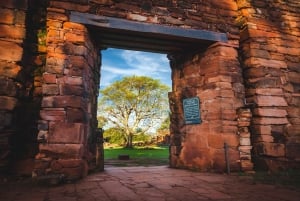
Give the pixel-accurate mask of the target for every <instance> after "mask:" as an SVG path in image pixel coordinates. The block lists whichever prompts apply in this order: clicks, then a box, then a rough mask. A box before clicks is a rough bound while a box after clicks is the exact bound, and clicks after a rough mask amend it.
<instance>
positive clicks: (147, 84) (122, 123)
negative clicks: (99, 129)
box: [98, 76, 169, 147]
mask: <svg viewBox="0 0 300 201" xmlns="http://www.w3.org/2000/svg"><path fill="white" fill-rule="evenodd" d="M168 90H169V87H168V86H166V85H164V84H162V83H161V82H160V81H159V80H156V79H153V78H150V77H146V76H128V77H124V78H123V79H122V80H118V81H116V82H114V83H112V84H111V85H109V86H108V87H106V88H104V89H103V90H100V99H99V109H98V111H99V113H100V114H101V116H102V117H104V118H106V120H107V122H108V124H110V125H111V127H114V128H117V129H119V130H122V131H123V133H122V134H123V137H124V140H125V143H126V146H127V147H132V141H133V136H134V135H139V134H145V133H147V132H149V131H150V130H151V129H152V130H153V129H154V128H155V127H157V125H158V126H159V125H160V124H161V121H163V120H164V119H165V118H166V115H168V97H167V93H168Z"/></svg>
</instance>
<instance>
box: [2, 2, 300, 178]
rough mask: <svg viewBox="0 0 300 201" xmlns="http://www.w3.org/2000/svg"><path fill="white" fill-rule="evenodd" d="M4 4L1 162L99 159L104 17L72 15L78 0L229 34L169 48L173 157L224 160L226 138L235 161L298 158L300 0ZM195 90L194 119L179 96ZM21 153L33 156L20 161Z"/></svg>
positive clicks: (68, 165)
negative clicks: (99, 27) (86, 20)
mask: <svg viewBox="0 0 300 201" xmlns="http://www.w3.org/2000/svg"><path fill="white" fill-rule="evenodd" d="M0 6H1V7H0V10H1V12H0V13H1V16H2V17H1V18H0V55H1V56H0V119H1V121H0V145H1V146H0V164H1V166H0V167H1V168H2V169H4V168H9V170H11V171H12V172H18V173H30V172H31V171H32V172H33V174H34V175H39V176H40V175H48V174H64V175H65V176H67V177H68V178H70V179H72V178H74V179H75V178H80V177H82V176H84V175H85V174H87V171H88V169H89V168H92V166H93V165H92V164H93V160H94V155H95V153H94V148H95V146H94V133H95V132H94V131H95V128H96V126H97V121H96V112H97V95H98V86H99V79H100V67H99V66H100V63H101V58H100V57H101V56H100V53H99V52H100V49H101V48H102V47H101V44H99V43H97V42H95V41H97V37H99V35H97V34H98V32H96V30H95V29H91V28H90V27H89V26H85V25H84V24H78V23H74V22H71V21H70V13H71V12H72V11H76V12H80V13H89V14H94V15H100V16H109V17H115V18H122V19H127V20H131V21H137V22H145V23H151V24H161V25H165V26H173V27H174V26H176V27H181V28H185V29H189V28H193V29H199V30H208V31H214V32H221V33H226V34H227V37H228V42H227V43H220V42H217V43H215V44H212V45H210V46H207V45H206V46H205V45H202V46H201V47H199V48H198V49H196V50H195V49H193V50H185V51H183V52H171V53H170V52H166V53H168V54H169V55H168V57H169V59H170V66H171V69H172V81H173V87H172V92H170V94H169V99H170V109H171V111H172V116H171V127H170V131H171V146H170V166H171V167H180V168H190V169H199V170H203V171H225V169H226V164H225V160H224V143H225V142H226V143H227V144H228V145H229V147H230V148H229V158H230V160H229V163H230V168H231V169H232V170H236V171H240V170H242V171H248V170H252V169H253V163H254V167H255V169H262V168H263V169H270V170H278V169H287V168H299V167H300V165H299V160H300V158H299V156H300V139H299V138H300V123H299V122H300V120H299V119H300V95H299V94H300V92H299V91H300V82H299V80H300V57H299V55H300V52H299V51H300V31H299V29H300V26H299V23H300V22H299V19H300V16H299V15H300V14H299V13H300V3H299V2H298V1H297V0H289V1H284V2H283V1H263V0H253V1H250V0H230V1H228V0H210V1H198V0H197V1H194V0H187V1H176V0H175V1H160V0H157V1H156V0H155V1H147V0H133V1H126V0H124V1H114V0H89V1H88V0H65V1H51V0H49V1H35V0H21V1H18V2H17V3H16V1H15V0H10V1H8V2H5V3H4V2H3V3H0ZM194 96H198V97H199V98H200V102H201V103H200V108H201V118H202V123H201V124H196V125H185V124H184V121H183V115H182V114H183V111H182V99H183V98H189V97H194ZM33 160H34V163H33V162H32V161H33ZM9 161H10V162H12V163H10V164H9ZM252 162H253V163H252ZM18 164H19V165H18ZM20 164H22V167H26V168H23V169H17V168H13V167H20V166H21V165H20Z"/></svg>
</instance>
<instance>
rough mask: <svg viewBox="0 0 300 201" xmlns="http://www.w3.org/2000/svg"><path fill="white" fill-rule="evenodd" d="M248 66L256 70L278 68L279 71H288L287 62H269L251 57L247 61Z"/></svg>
mask: <svg viewBox="0 0 300 201" xmlns="http://www.w3.org/2000/svg"><path fill="white" fill-rule="evenodd" d="M245 64H246V66H249V67H255V68H264V67H267V68H277V69H281V68H283V69H286V68H287V64H286V62H285V61H276V60H270V59H269V60H268V59H262V58H255V57H251V58H249V59H247V60H246V61H245Z"/></svg>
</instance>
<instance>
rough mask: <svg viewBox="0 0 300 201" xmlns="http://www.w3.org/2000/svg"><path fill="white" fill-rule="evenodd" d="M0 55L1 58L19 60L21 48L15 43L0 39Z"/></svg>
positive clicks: (21, 52) (21, 53)
mask: <svg viewBox="0 0 300 201" xmlns="http://www.w3.org/2000/svg"><path fill="white" fill-rule="evenodd" d="M0 55H1V60H6V61H21V59H22V55H23V49H22V48H21V46H20V45H18V44H17V43H14V42H7V41H1V40H0Z"/></svg>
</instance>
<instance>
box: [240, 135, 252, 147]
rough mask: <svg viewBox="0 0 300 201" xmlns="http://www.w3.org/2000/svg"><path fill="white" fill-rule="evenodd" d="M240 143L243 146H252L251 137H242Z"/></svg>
mask: <svg viewBox="0 0 300 201" xmlns="http://www.w3.org/2000/svg"><path fill="white" fill-rule="evenodd" d="M240 145H241V146H250V145H251V141H250V138H243V137H241V138H240Z"/></svg>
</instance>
